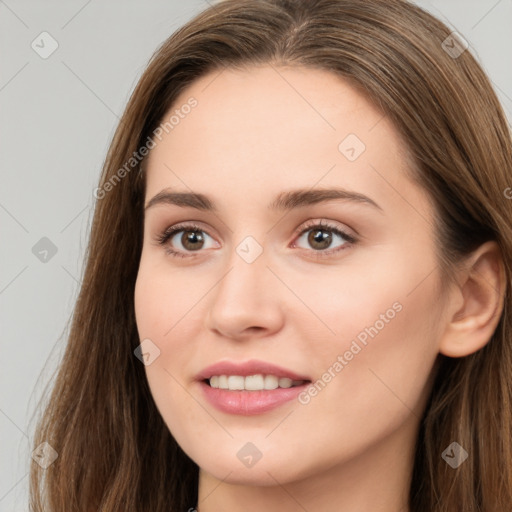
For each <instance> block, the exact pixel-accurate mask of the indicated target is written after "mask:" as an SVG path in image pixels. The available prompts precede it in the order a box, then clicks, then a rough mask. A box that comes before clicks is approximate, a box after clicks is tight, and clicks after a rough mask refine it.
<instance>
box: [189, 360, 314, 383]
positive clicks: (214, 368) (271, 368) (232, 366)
mask: <svg viewBox="0 0 512 512" xmlns="http://www.w3.org/2000/svg"><path fill="white" fill-rule="evenodd" d="M260 373H261V374H263V375H275V376H276V377H278V378H283V377H287V378H289V379H292V380H311V379H310V378H309V377H307V376H304V375H299V374H297V373H295V372H292V371H291V370H288V369H286V368H282V367H280V366H276V365H275V364H272V363H267V362H266V361H259V360H257V359H251V360H250V361H246V362H244V363H235V362H232V361H219V362H218V363H215V364H212V365H211V366H208V367H206V368H205V369H204V370H202V371H201V372H200V373H199V374H198V375H197V376H196V379H197V380H205V379H209V378H210V377H211V376H212V375H240V376H242V377H247V375H257V374H260Z"/></svg>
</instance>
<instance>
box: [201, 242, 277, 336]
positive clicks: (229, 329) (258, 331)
mask: <svg viewBox="0 0 512 512" xmlns="http://www.w3.org/2000/svg"><path fill="white" fill-rule="evenodd" d="M267 263H268V262H267V258H266V257H265V253H263V254H261V255H260V256H259V257H258V258H257V259H256V260H255V261H253V262H251V263H248V262H247V261H244V259H242V258H241V257H239V255H238V254H236V252H235V253H234V254H233V257H232V258H230V260H229V269H228V271H227V272H226V273H224V276H223V277H222V278H221V280H220V282H219V283H218V284H217V286H215V287H214V289H213V290H212V292H211V293H210V294H209V295H210V303H209V308H208V314H207V319H206V322H207V328H208V329H210V330H213V331H215V332H216V333H217V334H219V335H221V336H224V337H227V338H231V339H240V340H242V339H247V338H254V337H264V336H268V335H269V334H272V333H274V332H277V331H279V330H280V329H281V327H282V325H283V304H282V302H281V298H282V292H283V290H282V289H280V286H279V285H281V287H282V283H280V282H279V280H278V279H277V278H276V276H275V274H274V273H273V272H272V271H271V270H270V269H269V268H268V267H267Z"/></svg>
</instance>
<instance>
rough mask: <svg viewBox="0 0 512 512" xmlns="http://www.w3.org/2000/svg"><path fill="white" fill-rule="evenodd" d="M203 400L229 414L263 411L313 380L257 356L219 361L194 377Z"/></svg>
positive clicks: (258, 412) (285, 401) (290, 396)
mask: <svg viewBox="0 0 512 512" xmlns="http://www.w3.org/2000/svg"><path fill="white" fill-rule="evenodd" d="M196 380H197V381H198V383H199V385H200V389H201V391H202V393H203V396H204V397H205V399H206V400H207V401H208V402H209V403H210V404H211V405H213V406H214V407H215V408H217V409H218V410H220V411H222V412H224V413H227V414H232V415H241V416H250V415H255V414H263V413H265V412H267V411H271V410H273V409H275V408H277V407H280V406H283V405H284V404H286V403H288V402H290V401H292V400H294V399H296V398H297V396H298V395H299V394H300V393H301V392H302V391H304V389H305V388H306V386H308V385H309V384H310V383H311V382H312V381H311V379H310V378H309V377H308V376H305V375H300V374H298V373H296V372H294V371H292V370H289V369H287V368H282V367H280V366H277V365H275V364H272V363H269V362H266V361H259V360H256V359H253V360H250V361H245V362H234V361H227V360H224V361H219V362H218V363H215V364H213V365H211V366H209V367H208V368H205V369H204V370H203V371H202V372H201V373H199V374H198V375H197V376H196Z"/></svg>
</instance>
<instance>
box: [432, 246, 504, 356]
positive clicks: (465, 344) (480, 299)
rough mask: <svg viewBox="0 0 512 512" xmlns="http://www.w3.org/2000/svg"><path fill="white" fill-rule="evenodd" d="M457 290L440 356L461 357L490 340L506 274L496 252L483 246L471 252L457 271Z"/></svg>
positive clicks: (497, 248) (496, 321)
mask: <svg viewBox="0 0 512 512" xmlns="http://www.w3.org/2000/svg"><path fill="white" fill-rule="evenodd" d="M457 281H458V283H459V286H458V288H457V289H456V290H455V294H454V295H455V297H457V299H452V301H451V302H450V305H449V309H450V307H451V311H450V313H449V315H450V317H451V318H448V323H447V325H446V329H445V332H444V333H443V335H442V337H441V341H440V345H439V351H440V352H441V354H444V355H445V356H449V357H464V356H467V355H469V354H472V353H473V352H476V351H478V350H479V349H481V348H482V347H484V346H485V345H486V344H487V343H488V342H489V341H490V339H491V337H492V335H493V333H494V331H495V329H496V326H497V325H498V323H499V320H500V317H501V313H502V311H503V303H504V297H505V290H506V274H505V269H504V265H503V259H502V255H501V251H500V248H499V246H498V244H497V243H496V242H495V241H490V242H486V243H485V244H483V245H481V246H480V247H479V248H478V249H477V250H476V251H475V252H473V253H472V254H471V255H470V256H469V257H468V258H467V259H466V260H465V263H464V268H463V269H462V270H459V271H458V275H457Z"/></svg>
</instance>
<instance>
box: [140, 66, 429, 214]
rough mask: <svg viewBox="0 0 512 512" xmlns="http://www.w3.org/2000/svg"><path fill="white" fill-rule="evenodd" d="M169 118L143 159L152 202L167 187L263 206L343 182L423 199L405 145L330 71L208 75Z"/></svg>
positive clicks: (381, 194)
mask: <svg viewBox="0 0 512 512" xmlns="http://www.w3.org/2000/svg"><path fill="white" fill-rule="evenodd" d="M191 100H194V101H195V106H194V107H193V108H188V107H186V108H185V106H186V105H188V104H191ZM172 115H174V123H173V124H172V128H169V127H168V130H167V131H164V132H163V134H162V140H161V141H158V140H156V139H155V142H157V144H156V147H154V148H153V149H152V150H151V152H150V155H149V159H148V161H147V172H148V176H147V197H152V196H153V195H155V194H156V193H158V192H159V191H160V190H162V189H163V188H169V187H170V188H175V189H177V190H180V191H190V190H193V191H194V192H206V193H208V195H209V196H211V197H213V198H214V199H215V200H217V199H218V202H219V203H221V202H222V198H224V199H225V200H226V201H227V200H228V199H229V198H231V195H233V196H234V194H235V192H236V193H237V195H238V201H239V204H240V205H242V204H243V203H244V202H247V201H248V200H251V199H252V200H256V201H259V200H260V198H261V199H262V200H263V198H264V204H265V206H266V205H267V203H268V201H269V193H270V194H271V195H272V196H274V195H277V194H278V193H279V192H281V191H282V190H284V189H289V188H291V187H292V186H293V188H299V187H300V188H312V187H315V186H319V187H327V186H336V187H340V186H342V187H344V188H347V189H352V190H358V191H360V192H363V193H365V194H367V195H370V196H372V195H373V197H374V198H380V201H379V203H380V202H384V203H386V202H389V200H393V199H394V200H396V199H397V195H398V196H400V195H402V196H408V197H409V200H410V201H413V202H416V203H418V202H419V203H421V202H422V201H423V202H425V200H426V198H425V197H422V196H425V194H424V193H423V191H422V190H420V189H418V188H417V187H415V185H414V184H413V183H412V182H410V181H409V179H407V177H406V174H405V171H406V168H407V166H408V165H409V161H408V159H407V158H406V146H405V144H404V143H403V141H402V139H401V137H400V135H399V134H398V132H397V131H396V129H395V128H394V126H393V125H392V124H391V122H390V120H389V118H388V117H386V116H385V115H384V114H383V113H382V112H381V111H380V110H379V109H377V108H376V107H375V106H374V105H373V104H372V103H370V102H369V101H368V100H367V99H366V98H365V97H364V96H363V95H362V94H361V93H360V92H359V91H357V90H356V89H355V88H353V87H352V86H351V85H349V83H347V82H346V81H345V80H343V79H342V78H340V77H338V76H336V75H334V74H333V73H330V72H328V71H325V70H317V69H310V68H301V67H291V68H290V67H275V66H255V67H252V68H248V69H246V70H233V69H224V70H222V71H215V72H211V73H209V74H207V75H205V76H203V77H201V78H200V79H198V80H196V81H195V82H193V83H192V84H191V85H190V86H189V87H188V88H187V89H185V90H184V91H182V93H181V94H180V95H179V96H178V98H177V99H176V100H175V102H174V104H173V105H172V107H171V108H170V109H169V111H168V113H167V114H166V115H165V116H164V119H163V120H162V122H164V123H165V121H166V120H169V119H170V117H171V116H172ZM178 119H179V121H178ZM176 121H178V122H177V123H176ZM231 193H232V194H231ZM386 196H387V200H386ZM231 199H233V198H231ZM376 200H378V199H376ZM420 208H421V204H420Z"/></svg>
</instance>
